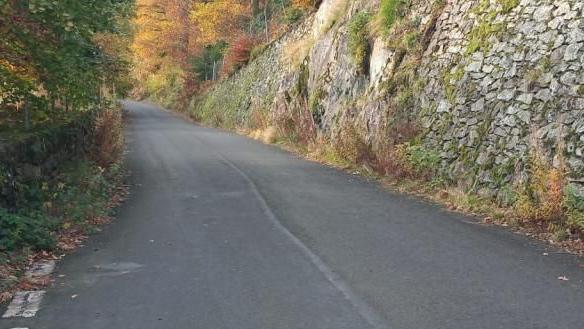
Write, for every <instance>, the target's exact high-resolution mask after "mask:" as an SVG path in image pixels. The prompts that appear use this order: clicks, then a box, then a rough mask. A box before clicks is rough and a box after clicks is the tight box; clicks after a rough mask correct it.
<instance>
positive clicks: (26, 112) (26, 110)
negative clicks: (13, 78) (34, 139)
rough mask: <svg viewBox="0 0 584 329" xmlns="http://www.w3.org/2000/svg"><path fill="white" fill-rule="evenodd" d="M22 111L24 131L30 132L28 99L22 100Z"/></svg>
mask: <svg viewBox="0 0 584 329" xmlns="http://www.w3.org/2000/svg"><path fill="white" fill-rule="evenodd" d="M22 109H23V112H24V129H25V130H30V107H29V104H28V99H25V100H24V106H23V108H22Z"/></svg>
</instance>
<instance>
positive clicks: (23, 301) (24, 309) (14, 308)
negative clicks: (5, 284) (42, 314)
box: [2, 290, 45, 319]
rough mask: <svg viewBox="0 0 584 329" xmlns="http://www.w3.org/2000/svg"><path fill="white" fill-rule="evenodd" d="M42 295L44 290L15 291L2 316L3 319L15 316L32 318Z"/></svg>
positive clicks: (38, 306)
mask: <svg viewBox="0 0 584 329" xmlns="http://www.w3.org/2000/svg"><path fill="white" fill-rule="evenodd" d="M44 295H45V291H44V290H36V291H19V292H17V293H16V295H14V298H12V302H11V303H10V305H8V309H7V310H6V312H5V313H4V315H2V317H3V318H5V319H6V318H15V317H22V318H32V317H33V316H35V315H36V313H37V311H38V310H39V308H40V306H41V301H42V300H43V296H44Z"/></svg>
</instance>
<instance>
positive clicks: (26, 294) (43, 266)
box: [2, 260, 56, 319]
mask: <svg viewBox="0 0 584 329" xmlns="http://www.w3.org/2000/svg"><path fill="white" fill-rule="evenodd" d="M55 265H56V263H55V261H54V260H43V261H39V262H36V263H34V264H33V265H32V266H31V267H30V268H29V269H28V270H27V271H26V273H25V274H24V276H25V277H26V278H27V279H29V280H31V281H34V280H35V279H39V278H42V277H45V276H47V275H51V273H53V271H54V270H55ZM44 295H45V291H44V290H31V291H18V292H16V294H15V295H14V297H13V298H12V301H11V302H10V305H8V308H7V309H6V312H4V314H3V315H2V318H4V319H6V318H15V317H22V318H31V317H33V316H35V315H36V313H37V312H38V310H39V308H40V307H41V302H42V300H43V296H44Z"/></svg>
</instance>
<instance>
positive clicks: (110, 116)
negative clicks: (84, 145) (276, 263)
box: [92, 106, 124, 168]
mask: <svg viewBox="0 0 584 329" xmlns="http://www.w3.org/2000/svg"><path fill="white" fill-rule="evenodd" d="M123 149H124V137H123V123H122V110H121V109H120V108H119V107H118V106H114V107H112V108H106V109H103V110H101V111H100V112H99V113H98V114H97V117H96V119H95V126H94V148H93V152H92V157H93V159H94V161H95V162H96V163H97V164H98V165H99V166H100V167H102V168H108V167H109V166H111V165H112V164H113V163H114V162H116V161H117V160H118V159H119V158H120V155H121V154H122V152H123Z"/></svg>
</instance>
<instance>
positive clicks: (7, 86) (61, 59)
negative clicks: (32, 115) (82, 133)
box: [0, 0, 132, 109]
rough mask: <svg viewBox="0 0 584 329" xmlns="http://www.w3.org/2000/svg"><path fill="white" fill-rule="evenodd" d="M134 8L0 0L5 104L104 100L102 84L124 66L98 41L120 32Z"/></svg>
mask: <svg viewBox="0 0 584 329" xmlns="http://www.w3.org/2000/svg"><path fill="white" fill-rule="evenodd" d="M131 10H132V1H131V0H87V1H83V2H81V1H48V0H0V106H3V107H5V106H8V105H9V104H17V103H19V102H22V101H23V100H27V101H28V102H31V103H32V104H34V105H35V108H36V109H41V108H46V107H47V105H48V104H52V103H54V101H55V99H57V98H58V99H61V100H62V102H63V103H64V104H66V105H65V107H73V106H84V105H88V104H91V103H95V102H96V101H98V100H99V97H98V95H99V89H100V86H101V82H102V81H103V80H105V79H106V77H111V76H112V75H113V74H115V72H117V71H119V68H120V67H119V65H117V64H120V65H121V62H118V60H119V58H117V57H116V56H115V54H106V53H105V52H104V51H103V49H101V48H100V47H99V46H98V45H97V44H96V42H95V40H94V37H95V35H97V34H101V33H103V34H108V33H109V34H111V35H116V34H120V33H121V31H122V29H121V28H120V22H122V21H124V20H126V21H127V17H128V16H129V14H130V13H131ZM113 63H116V65H112V64H113Z"/></svg>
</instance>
